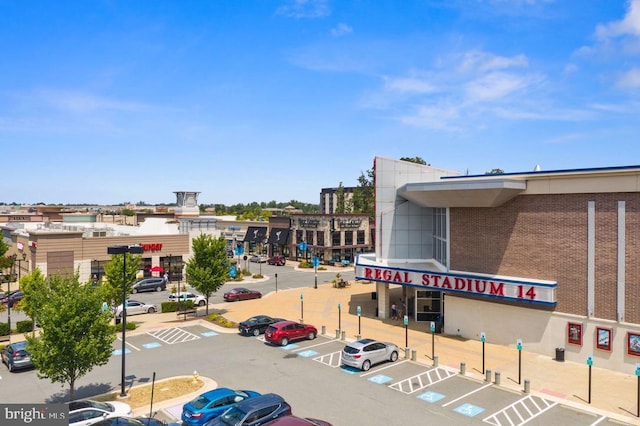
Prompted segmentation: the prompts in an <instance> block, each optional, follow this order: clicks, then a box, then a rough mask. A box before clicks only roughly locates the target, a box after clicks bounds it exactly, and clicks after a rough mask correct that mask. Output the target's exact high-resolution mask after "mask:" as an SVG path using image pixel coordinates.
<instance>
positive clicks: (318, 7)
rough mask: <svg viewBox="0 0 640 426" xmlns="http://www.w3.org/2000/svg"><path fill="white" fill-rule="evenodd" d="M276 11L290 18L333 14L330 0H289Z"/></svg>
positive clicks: (321, 16) (318, 16) (319, 16)
mask: <svg viewBox="0 0 640 426" xmlns="http://www.w3.org/2000/svg"><path fill="white" fill-rule="evenodd" d="M276 13H277V14H278V15H284V16H287V17H290V18H323V17H325V16H329V15H330V14H331V8H330V7H329V4H328V0H287V1H286V2H285V4H283V5H282V6H280V7H279V8H278V9H277V10H276Z"/></svg>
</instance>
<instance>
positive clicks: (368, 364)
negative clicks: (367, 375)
mask: <svg viewBox="0 0 640 426" xmlns="http://www.w3.org/2000/svg"><path fill="white" fill-rule="evenodd" d="M370 368H371V361H369V360H368V359H367V360H365V362H363V363H362V371H369V369H370Z"/></svg>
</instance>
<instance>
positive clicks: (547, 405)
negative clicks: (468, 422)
mask: <svg viewBox="0 0 640 426" xmlns="http://www.w3.org/2000/svg"><path fill="white" fill-rule="evenodd" d="M538 399H539V401H540V404H538V402H536V398H534V397H533V396H531V395H527V396H526V397H524V398H522V399H519V400H517V401H516V402H514V403H513V404H511V405H508V406H506V407H504V408H503V409H502V410H500V411H498V412H496V413H493V414H492V415H490V416H488V417H486V418H484V419H483V420H482V421H483V422H485V423H489V424H492V425H494V426H502V424H503V422H501V421H500V420H499V416H502V417H504V418H506V420H507V421H508V422H509V425H511V426H516V425H518V426H519V425H523V424H525V423H527V422H528V421H529V420H531V419H534V418H536V417H538V416H539V415H541V414H542V413H544V412H545V411H548V410H550V409H551V408H553V407H555V406H556V405H557V404H558V403H557V402H554V401H547V400H546V399H544V398H538ZM528 404H531V406H532V407H530V405H528ZM530 408H533V410H532V409H530ZM522 409H524V411H526V412H527V414H528V416H527V415H524V416H523V413H522ZM510 414H511V415H510ZM514 414H515V416H517V417H518V418H519V419H520V420H519V422H515V421H514V420H512V416H513V415H514Z"/></svg>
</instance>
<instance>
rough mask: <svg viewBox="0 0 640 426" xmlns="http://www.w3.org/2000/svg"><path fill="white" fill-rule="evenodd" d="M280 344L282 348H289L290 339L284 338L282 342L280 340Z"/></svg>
mask: <svg viewBox="0 0 640 426" xmlns="http://www.w3.org/2000/svg"><path fill="white" fill-rule="evenodd" d="M280 344H281V345H282V346H287V345H288V344H289V339H287V338H286V337H283V338H282V340H280Z"/></svg>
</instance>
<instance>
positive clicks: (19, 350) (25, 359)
mask: <svg viewBox="0 0 640 426" xmlns="http://www.w3.org/2000/svg"><path fill="white" fill-rule="evenodd" d="M2 362H3V363H4V364H5V365H6V366H7V368H8V369H9V371H14V370H19V369H23V368H31V367H33V363H32V362H31V355H29V352H27V342H26V341H23V342H16V343H11V344H8V345H7V346H5V347H4V349H3V350H2Z"/></svg>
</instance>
